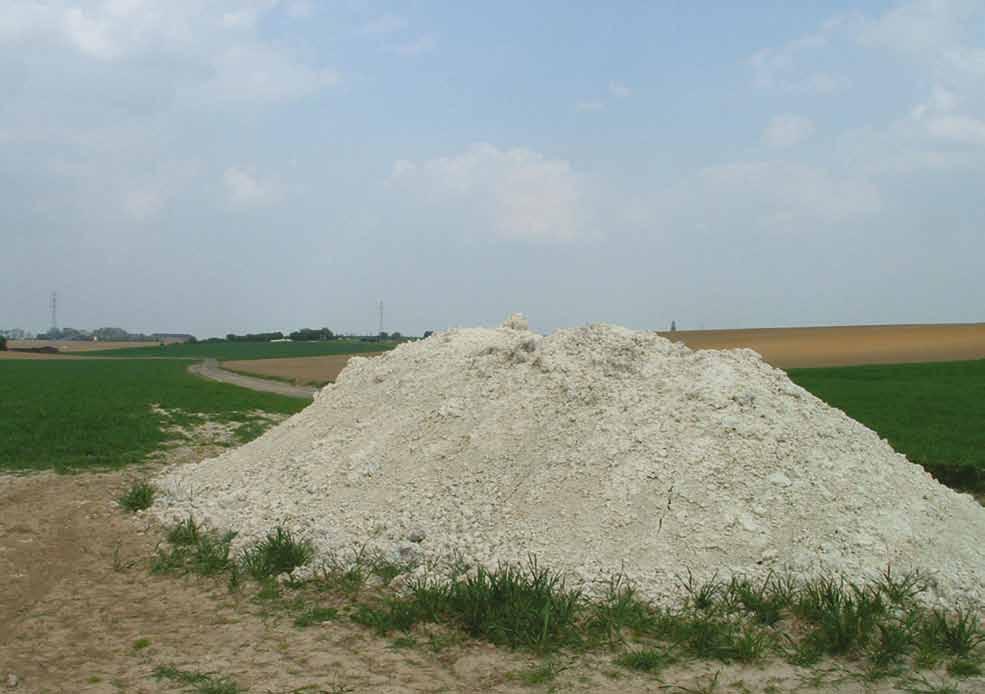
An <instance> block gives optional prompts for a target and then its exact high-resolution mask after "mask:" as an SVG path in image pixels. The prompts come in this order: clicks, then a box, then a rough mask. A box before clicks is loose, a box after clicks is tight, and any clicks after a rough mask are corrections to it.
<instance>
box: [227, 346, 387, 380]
mask: <svg viewBox="0 0 985 694" xmlns="http://www.w3.org/2000/svg"><path fill="white" fill-rule="evenodd" d="M353 356H359V357H373V356H378V354H376V353H372V352H371V353H368V354H358V355H352V354H331V355H326V356H322V357H290V358H286V359H240V360H233V361H224V362H222V364H221V366H222V368H224V369H227V370H229V371H235V372H237V373H245V374H251V375H254V376H263V377H266V378H277V379H283V380H286V381H290V382H292V383H297V384H299V385H301V384H305V385H324V384H326V383H334V382H335V379H336V378H337V377H338V375H339V373H340V372H341V371H342V369H344V368H345V366H346V364H348V363H349V359H351V358H352V357H353Z"/></svg>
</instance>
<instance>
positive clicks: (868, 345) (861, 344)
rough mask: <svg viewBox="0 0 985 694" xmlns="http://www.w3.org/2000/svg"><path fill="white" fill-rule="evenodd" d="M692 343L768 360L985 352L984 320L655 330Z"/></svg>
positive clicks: (790, 362) (961, 356)
mask: <svg viewBox="0 0 985 694" xmlns="http://www.w3.org/2000/svg"><path fill="white" fill-rule="evenodd" d="M661 334H662V335H663V336H664V337H667V338H670V339H672V340H674V341H676V342H683V343H684V344H686V345H687V346H688V347H691V348H692V349H732V348H736V347H748V348H750V349H754V350H756V351H757V352H759V353H760V354H761V355H763V358H764V359H765V360H766V361H768V362H769V363H770V364H772V365H773V366H777V367H780V368H784V369H788V368H796V367H811V366H847V365H851V364H905V363H909V362H929V361H959V360H965V359H982V358H985V323H968V324H949V325H871V326H868V325H865V326H848V327H832V328H760V329H753V330H688V331H678V332H676V333H661Z"/></svg>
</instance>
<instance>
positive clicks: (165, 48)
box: [0, 0, 339, 102]
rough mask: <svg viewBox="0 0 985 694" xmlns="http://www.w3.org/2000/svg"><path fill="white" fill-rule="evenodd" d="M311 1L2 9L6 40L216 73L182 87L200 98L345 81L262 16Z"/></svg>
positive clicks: (170, 0) (290, 92)
mask: <svg viewBox="0 0 985 694" xmlns="http://www.w3.org/2000/svg"><path fill="white" fill-rule="evenodd" d="M310 9H311V6H310V4H309V3H307V2H305V1H301V0H293V1H290V2H289V1H287V0H182V1H181V2H178V1H177V0H102V1H101V2H98V3H96V2H92V3H85V4H83V5H82V6H81V7H80V6H78V3H76V2H70V1H69V0H49V1H48V2H44V3H40V2H27V3H21V4H18V3H15V5H14V9H13V10H10V11H8V10H7V8H4V10H3V11H2V12H0V43H4V42H13V41H16V42H22V41H27V40H32V39H39V40H43V41H48V42H51V41H54V42H58V43H61V44H63V45H68V46H71V47H72V48H73V49H74V50H76V51H78V52H79V53H80V54H81V55H83V56H85V57H86V58H90V59H94V60H100V61H106V62H109V61H115V62H125V61H127V60H130V59H136V58H137V57H138V56H141V55H142V54H147V53H153V54H154V55H156V56H165V57H166V58H170V59H173V60H174V61H175V62H176V64H179V65H182V66H184V67H187V68H189V69H186V70H185V71H184V72H183V74H185V75H188V76H193V77H192V79H199V80H201V76H202V75H209V74H211V75H212V78H211V81H209V82H208V84H207V85H204V88H199V89H196V88H194V87H188V86H187V85H185V87H184V88H181V89H180V90H179V91H181V92H182V93H185V94H188V93H191V94H194V96H195V101H196V102H201V101H203V100H205V101H207V100H209V98H210V97H211V96H213V95H214V96H215V97H217V98H218V99H220V100H229V99H241V100H250V99H254V100H258V101H273V100H279V99H290V98H296V97H301V96H305V95H308V94H311V93H313V92H315V91H318V90H320V89H323V88H326V87H331V86H333V85H335V84H337V83H338V82H339V74H338V72H337V71H336V70H334V69H333V68H331V67H330V66H319V65H312V64H308V63H306V62H303V61H300V60H298V59H297V58H296V57H295V55H293V53H292V51H291V50H290V47H289V46H287V45H283V44H274V43H271V42H269V41H267V40H265V39H264V38H262V36H261V35H260V33H259V30H258V25H259V23H260V20H261V18H263V17H264V16H266V15H268V14H270V13H272V12H283V13H285V14H287V15H288V16H300V15H302V14H304V13H305V12H307V11H310ZM216 28H224V29H226V30H227V31H220V32H217V31H216V30H215V29H216ZM194 68H197V69H194ZM198 87H203V85H202V84H201V83H199V85H198Z"/></svg>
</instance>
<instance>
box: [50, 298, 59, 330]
mask: <svg viewBox="0 0 985 694" xmlns="http://www.w3.org/2000/svg"><path fill="white" fill-rule="evenodd" d="M55 330H58V292H52V293H51V331H52V332H54V331H55Z"/></svg>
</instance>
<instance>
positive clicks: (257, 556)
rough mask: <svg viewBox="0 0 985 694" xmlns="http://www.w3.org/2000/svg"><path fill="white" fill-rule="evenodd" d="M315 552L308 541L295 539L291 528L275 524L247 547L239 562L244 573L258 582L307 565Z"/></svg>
mask: <svg viewBox="0 0 985 694" xmlns="http://www.w3.org/2000/svg"><path fill="white" fill-rule="evenodd" d="M314 554H315V549H314V547H313V546H312V544H311V543H310V542H309V541H307V540H297V539H295V538H294V536H293V535H292V534H291V533H290V531H288V530H284V529H283V528H281V527H277V528H274V530H273V531H272V532H270V533H268V534H267V536H266V537H265V538H264V539H263V540H260V541H259V542H258V543H256V544H255V545H253V546H252V547H250V548H248V549H246V550H245V551H244V552H243V556H242V558H241V560H240V563H241V564H242V566H243V570H244V571H245V572H246V573H247V574H249V575H250V576H251V577H253V578H254V579H256V580H258V581H259V580H263V579H265V578H272V577H277V576H280V575H282V574H288V575H289V576H290V575H291V573H292V572H293V571H294V570H295V569H297V568H299V567H301V566H305V565H306V564H308V563H309V562H310V561H311V560H312V558H313V557H314Z"/></svg>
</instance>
